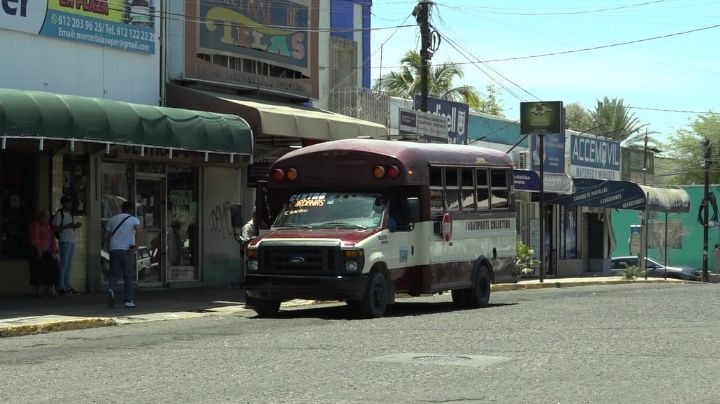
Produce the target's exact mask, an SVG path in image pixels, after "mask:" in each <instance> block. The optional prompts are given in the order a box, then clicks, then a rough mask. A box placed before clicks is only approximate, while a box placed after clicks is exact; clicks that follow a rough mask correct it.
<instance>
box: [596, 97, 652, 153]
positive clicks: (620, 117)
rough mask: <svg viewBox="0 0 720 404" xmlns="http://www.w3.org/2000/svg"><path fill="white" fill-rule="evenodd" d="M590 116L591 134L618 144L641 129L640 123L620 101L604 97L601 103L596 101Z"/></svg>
mask: <svg viewBox="0 0 720 404" xmlns="http://www.w3.org/2000/svg"><path fill="white" fill-rule="evenodd" d="M590 115H591V116H592V119H593V122H594V123H595V128H594V130H593V131H591V133H594V134H597V135H600V136H605V137H608V138H611V139H614V140H617V141H619V142H621V141H623V140H625V139H627V138H628V137H629V136H630V135H631V134H633V133H635V132H637V131H638V130H639V129H640V128H641V125H640V121H639V120H638V118H636V117H635V114H634V113H631V112H629V111H628V108H627V107H626V106H625V105H623V100H622V99H618V98H613V99H609V98H608V97H605V98H603V100H602V101H600V100H598V101H597V105H596V106H595V110H594V111H592V112H591V113H590Z"/></svg>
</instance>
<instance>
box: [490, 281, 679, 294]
mask: <svg viewBox="0 0 720 404" xmlns="http://www.w3.org/2000/svg"><path fill="white" fill-rule="evenodd" d="M630 283H680V284H682V283H687V281H678V280H670V279H668V280H664V279H648V280H644V279H643V280H624V279H611V280H604V281H587V282H583V281H578V282H543V283H498V284H494V285H492V289H491V290H492V291H493V292H507V291H512V290H529V289H548V288H570V287H576V286H597V285H622V284H630Z"/></svg>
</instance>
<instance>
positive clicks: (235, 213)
mask: <svg viewBox="0 0 720 404" xmlns="http://www.w3.org/2000/svg"><path fill="white" fill-rule="evenodd" d="M230 222H232V227H233V229H239V228H242V227H243V225H244V224H245V220H244V219H243V214H242V204H241V203H236V204H235V206H233V207H232V209H231V210H230Z"/></svg>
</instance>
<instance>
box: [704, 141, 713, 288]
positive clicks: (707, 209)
mask: <svg viewBox="0 0 720 404" xmlns="http://www.w3.org/2000/svg"><path fill="white" fill-rule="evenodd" d="M703 148H704V149H703V150H704V151H705V161H703V171H704V172H705V198H704V199H703V205H704V206H705V209H704V211H703V267H702V281H703V282H707V281H708V225H709V223H708V222H709V220H710V217H709V213H710V164H712V161H711V160H712V147H711V146H710V140H709V139H705V140H704V141H703Z"/></svg>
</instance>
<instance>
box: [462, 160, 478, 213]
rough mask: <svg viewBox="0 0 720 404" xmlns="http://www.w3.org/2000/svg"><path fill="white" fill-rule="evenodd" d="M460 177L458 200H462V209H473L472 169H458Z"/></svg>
mask: <svg viewBox="0 0 720 404" xmlns="http://www.w3.org/2000/svg"><path fill="white" fill-rule="evenodd" d="M460 177H461V182H460V185H461V189H460V196H461V198H460V200H461V201H462V210H464V211H473V210H475V181H474V179H473V169H472V168H462V169H460Z"/></svg>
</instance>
